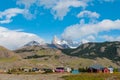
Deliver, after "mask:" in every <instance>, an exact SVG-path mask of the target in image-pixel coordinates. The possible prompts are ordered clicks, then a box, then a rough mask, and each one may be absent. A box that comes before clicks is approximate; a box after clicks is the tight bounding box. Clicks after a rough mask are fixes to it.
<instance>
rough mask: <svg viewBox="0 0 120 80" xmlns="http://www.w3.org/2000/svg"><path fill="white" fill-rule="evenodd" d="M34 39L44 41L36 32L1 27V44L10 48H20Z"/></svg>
mask: <svg viewBox="0 0 120 80" xmlns="http://www.w3.org/2000/svg"><path fill="white" fill-rule="evenodd" d="M32 40H35V41H38V42H43V39H41V38H40V37H39V36H37V35H35V34H32V33H26V32H20V30H9V29H7V28H4V27H0V45H2V46H4V47H6V48H8V49H16V48H19V47H21V46H23V45H24V44H26V43H28V42H30V41H32Z"/></svg>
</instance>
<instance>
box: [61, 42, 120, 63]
mask: <svg viewBox="0 0 120 80" xmlns="http://www.w3.org/2000/svg"><path fill="white" fill-rule="evenodd" d="M62 51H63V52H64V53H65V54H67V55H70V56H77V57H81V58H88V59H95V58H97V57H99V58H107V59H110V60H112V61H113V62H118V63H119V65H120V62H119V61H120V42H118V41H115V42H103V43H85V44H82V45H81V46H79V47H78V48H76V49H64V50H62Z"/></svg>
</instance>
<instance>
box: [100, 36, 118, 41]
mask: <svg viewBox="0 0 120 80" xmlns="http://www.w3.org/2000/svg"><path fill="white" fill-rule="evenodd" d="M101 38H103V39H105V40H106V41H120V36H117V37H113V36H108V35H103V36H101Z"/></svg>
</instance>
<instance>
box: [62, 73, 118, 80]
mask: <svg viewBox="0 0 120 80" xmlns="http://www.w3.org/2000/svg"><path fill="white" fill-rule="evenodd" d="M63 78H64V79H65V80H120V73H113V74H104V73H81V74H79V75H69V76H64V77H63Z"/></svg>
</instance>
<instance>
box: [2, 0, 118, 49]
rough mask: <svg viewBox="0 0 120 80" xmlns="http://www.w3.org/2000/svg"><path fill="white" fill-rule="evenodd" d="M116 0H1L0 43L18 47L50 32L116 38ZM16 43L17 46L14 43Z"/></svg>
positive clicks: (83, 37)
mask: <svg viewBox="0 0 120 80" xmlns="http://www.w3.org/2000/svg"><path fill="white" fill-rule="evenodd" d="M119 4H120V0H3V1H2V2H1V3H0V37H1V39H0V45H3V46H5V47H7V48H9V49H14V48H18V47H20V46H22V45H24V44H25V43H27V42H29V41H31V40H37V41H39V42H51V40H52V38H53V36H54V35H57V36H58V37H59V38H63V39H66V40H69V39H71V40H73V41H79V42H84V43H85V42H103V41H120V36H119V35H120V20H119V19H120V10H119V9H120V6H119ZM18 45H19V46H18Z"/></svg>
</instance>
